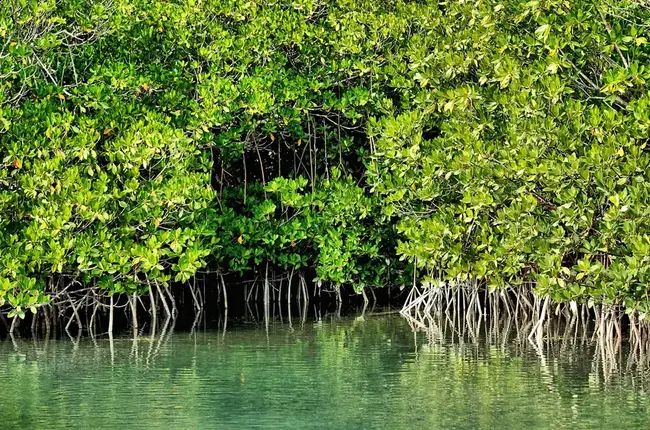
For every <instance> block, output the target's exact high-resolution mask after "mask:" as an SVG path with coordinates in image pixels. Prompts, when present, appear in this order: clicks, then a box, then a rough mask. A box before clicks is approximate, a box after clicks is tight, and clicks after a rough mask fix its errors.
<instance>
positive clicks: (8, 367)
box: [0, 315, 650, 429]
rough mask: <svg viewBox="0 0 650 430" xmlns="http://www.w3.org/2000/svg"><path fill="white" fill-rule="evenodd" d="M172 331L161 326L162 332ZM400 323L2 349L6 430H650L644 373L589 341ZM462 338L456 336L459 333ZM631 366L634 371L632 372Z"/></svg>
mask: <svg viewBox="0 0 650 430" xmlns="http://www.w3.org/2000/svg"><path fill="white" fill-rule="evenodd" d="M159 330H160V329H159ZM508 330H509V331H508V333H501V335H499V334H498V333H497V334H490V333H487V332H486V331H484V332H481V333H483V334H480V335H479V336H478V337H476V336H475V337H473V338H469V337H466V338H465V337H464V336H455V335H454V334H453V332H447V333H446V334H443V335H440V337H439V338H435V336H434V335H432V334H431V333H429V336H427V335H426V333H423V332H419V333H414V332H413V331H412V330H411V328H410V326H409V324H408V323H407V321H405V320H404V319H403V318H401V317H400V316H396V315H391V316H366V317H365V318H363V319H355V318H354V317H351V318H327V319H326V320H324V321H320V322H316V321H313V320H311V321H310V320H308V321H306V322H305V323H304V324H300V323H298V324H297V323H296V322H295V321H294V323H293V326H292V327H290V326H289V325H288V324H286V323H285V324H279V323H276V324H271V326H270V327H269V331H268V333H267V332H266V331H265V330H264V329H263V327H259V326H250V325H249V326H245V325H240V326H238V327H232V328H229V329H228V331H226V332H225V333H223V332H221V331H208V332H198V333H194V334H191V333H187V332H175V333H173V334H170V335H166V336H164V337H162V338H160V337H156V338H149V337H144V338H140V339H139V340H138V341H137V343H134V342H133V340H132V339H126V338H120V339H116V340H115V341H114V343H113V348H112V350H111V347H110V343H109V341H108V340H106V339H101V340H97V341H96V342H92V341H91V340H83V339H82V340H81V341H79V342H78V343H75V342H72V341H70V340H63V341H49V342H44V341H33V340H16V341H15V342H11V341H9V340H7V341H2V342H0V378H1V381H2V387H1V389H0V427H1V428H19V427H20V428H63V427H70V426H75V427H79V428H122V429H126V428H134V427H142V428H167V429H172V428H184V429H185V428H283V429H288V428H299V429H302V428H389V429H402V428H403V429H412V428H648V427H649V426H650V409H649V408H650V403H649V401H648V394H647V392H646V391H645V389H646V387H647V380H646V379H645V375H646V373H645V372H644V371H643V370H640V368H639V366H636V365H635V366H631V365H630V364H629V361H628V360H629V357H627V355H626V354H625V353H624V352H622V350H621V352H619V354H618V359H617V360H618V361H616V360H614V362H613V363H612V362H609V363H608V362H607V361H606V360H603V355H602V351H601V352H599V350H598V348H597V346H596V345H595V344H594V343H593V342H591V341H588V340H582V341H581V340H580V339H579V338H578V339H573V340H572V341H571V342H567V341H566V340H564V341H563V340H560V339H551V340H549V341H547V342H546V343H545V346H544V347H543V348H542V349H541V350H540V349H539V348H534V347H532V346H531V345H530V344H529V343H527V342H524V341H522V340H517V339H516V335H515V334H512V333H515V331H510V329H508ZM450 333H451V334H450ZM632 367H633V368H632Z"/></svg>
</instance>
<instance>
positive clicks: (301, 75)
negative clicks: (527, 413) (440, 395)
mask: <svg viewBox="0 0 650 430" xmlns="http://www.w3.org/2000/svg"><path fill="white" fill-rule="evenodd" d="M649 28H650V6H648V4H647V3H646V2H644V1H643V0H616V1H614V0H605V1H594V0H531V1H526V0H501V1H497V0H471V1H470V0H468V1H463V0H459V1H438V0H420V1H409V0H391V1H387V0H355V1H344V0H294V1H290V0H279V1H276V2H269V1H266V0H265V1H262V0H248V1H239V0H176V1H162V0H31V1H27V0H4V1H3V2H2V5H0V306H4V307H5V309H8V310H10V311H11V312H10V316H23V315H24V312H25V310H27V309H31V310H32V311H34V312H36V310H37V308H38V307H39V306H40V305H41V304H44V303H47V302H48V300H50V299H51V298H52V297H57V296H58V295H60V294H63V292H64V288H65V286H66V285H69V284H71V283H79V284H81V285H85V286H87V287H88V288H90V289H92V291H93V294H100V295H111V294H114V293H118V294H122V293H130V294H138V293H144V292H146V291H147V290H148V289H149V288H150V286H151V284H152V282H156V283H160V284H161V285H170V284H171V283H172V282H186V281H188V280H189V279H191V278H192V276H193V275H194V274H195V273H196V271H197V270H214V271H218V272H220V273H241V274H244V273H247V272H250V271H253V270H256V268H259V267H260V266H261V265H266V264H270V265H272V266H273V267H275V268H278V269H280V270H291V269H295V270H300V269H309V270H313V272H314V273H315V277H316V279H317V280H319V281H322V282H326V283H331V284H333V285H335V286H338V285H344V284H347V285H353V286H354V287H355V288H356V289H357V290H359V291H360V290H361V289H362V288H363V287H364V286H367V285H373V286H381V285H387V284H389V283H401V282H404V281H405V279H410V277H411V275H412V269H413V266H414V265H415V266H416V267H417V272H418V274H419V275H420V276H424V275H428V276H430V277H436V278H437V277H444V278H448V279H457V278H459V277H460V278H468V277H472V278H479V279H483V280H485V281H486V282H487V284H488V285H489V286H490V287H492V288H500V287H503V286H505V285H510V284H513V283H515V284H519V283H523V282H526V281H534V282H533V283H531V285H533V287H534V288H536V290H537V292H538V293H539V294H541V295H550V296H551V297H552V298H553V299H555V300H558V301H568V300H580V301H586V300H591V301H592V302H596V303H620V304H625V305H627V307H628V309H630V310H638V311H640V312H642V313H645V312H647V311H649V310H650V309H649V308H648V300H647V293H648V286H649V285H648V284H649V282H650V252H649V251H650V236H649V234H650V208H649V205H648V203H649V202H650V178H649V177H648V176H649V175H650V173H649V170H648V167H649V166H648V165H649V164H650V152H649V149H648V148H647V143H648V127H649V126H650V107H649V101H650V96H649V93H648V88H647V86H646V82H647V80H648V79H649V78H650V69H649V68H648V56H649V55H650V46H649V45H648V39H647V38H648V29H649Z"/></svg>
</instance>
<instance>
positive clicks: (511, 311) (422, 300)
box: [401, 279, 650, 361]
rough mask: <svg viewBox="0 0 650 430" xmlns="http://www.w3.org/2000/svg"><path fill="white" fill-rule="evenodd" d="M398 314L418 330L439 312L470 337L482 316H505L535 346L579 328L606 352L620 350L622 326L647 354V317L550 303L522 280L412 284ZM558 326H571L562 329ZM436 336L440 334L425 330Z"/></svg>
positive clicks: (429, 326) (635, 348) (634, 346)
mask: <svg viewBox="0 0 650 430" xmlns="http://www.w3.org/2000/svg"><path fill="white" fill-rule="evenodd" d="M401 314H402V315H403V316H405V317H406V318H407V319H408V320H409V322H410V323H411V324H412V325H413V326H414V327H417V328H419V329H422V330H431V329H432V328H435V327H439V326H440V325H441V324H440V321H441V318H443V317H444V320H445V321H448V322H451V323H452V324H453V325H459V324H461V323H462V327H461V328H460V330H461V333H462V334H467V335H469V336H470V337H476V336H477V332H476V330H477V327H478V326H479V325H480V324H481V321H482V320H485V321H499V320H502V319H504V318H505V319H507V320H513V322H514V326H515V328H516V330H517V333H518V335H517V337H518V338H519V339H525V340H527V341H528V342H529V343H531V344H534V345H535V346H536V347H540V346H541V345H543V343H544V342H547V341H548V340H549V339H557V338H558V337H561V336H565V335H571V337H572V338H574V339H577V338H578V334H579V333H581V334H582V337H584V338H587V337H588V334H589V335H591V341H594V342H599V345H601V350H600V351H601V353H602V354H605V355H607V354H609V355H615V354H617V353H618V352H620V350H621V347H622V341H623V338H624V336H625V335H626V333H624V328H625V327H626V326H627V327H629V328H628V330H627V335H628V336H629V345H630V349H631V350H632V351H634V352H635V353H636V354H637V356H638V357H646V354H647V351H648V350H649V346H650V336H649V334H650V322H649V321H648V320H645V319H643V320H641V319H639V318H638V315H637V314H636V313H634V312H633V313H630V314H629V315H626V313H625V312H624V309H623V308H622V306H620V305H602V306H593V307H590V306H588V305H586V304H579V303H577V302H575V301H570V302H567V303H553V302H552V301H551V299H550V297H540V296H537V295H536V294H535V293H534V292H533V289H532V288H530V286H527V285H522V286H517V287H509V288H507V289H503V290H489V289H487V288H486V287H485V285H483V284H482V283H481V282H480V281H478V280H476V279H471V280H466V281H458V282H442V281H439V282H438V283H437V284H435V285H432V284H427V285H423V286H417V285H414V286H413V288H412V289H411V291H410V292H409V294H408V297H407V299H406V301H405V303H404V305H403V307H402V310H401ZM488 315H489V318H487V316H488ZM434 321H435V324H434V323H433V322H434ZM560 327H566V328H570V330H567V331H566V332H563V331H562V330H561V329H560ZM436 336H439V334H438V335H436V334H432V333H430V334H429V335H428V337H431V338H435V337H436ZM635 361H638V359H637V360H635Z"/></svg>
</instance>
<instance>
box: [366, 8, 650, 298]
mask: <svg viewBox="0 0 650 430" xmlns="http://www.w3.org/2000/svg"><path fill="white" fill-rule="evenodd" d="M492 3H494V2H490V1H481V2H476V4H473V5H472V6H473V7H474V11H472V12H470V11H468V10H466V8H465V6H464V5H462V4H461V3H453V4H452V3H450V4H447V5H446V8H447V10H446V16H447V17H448V18H447V17H445V18H442V21H441V22H440V23H439V25H440V28H443V29H445V31H444V32H442V33H434V34H432V35H431V37H429V38H427V39H421V40H420V49H421V50H422V51H425V52H428V53H430V54H429V56H428V58H427V60H426V62H427V64H428V66H429V67H434V70H436V71H437V73H431V72H428V74H427V75H426V78H425V75H424V73H423V72H419V74H418V75H417V80H418V81H420V82H425V81H426V82H427V83H428V82H436V85H435V93H434V92H429V91H424V90H423V91H422V93H424V94H426V95H418V96H416V97H415V98H414V100H413V103H412V104H411V105H408V104H407V103H405V104H404V105H406V106H405V109H404V110H403V111H398V112H396V113H394V114H393V115H389V116H386V117H384V118H381V119H379V120H377V121H372V122H371V123H370V130H369V134H370V136H371V137H372V139H373V141H374V145H375V147H376V151H375V153H374V154H373V159H372V161H371V162H370V163H369V165H368V169H369V179H370V181H371V184H372V186H373V189H374V190H376V191H378V192H379V193H380V194H381V195H383V196H384V197H385V200H384V202H385V209H384V211H385V213H386V214H388V215H390V216H395V215H397V216H398V217H399V224H398V230H399V232H400V233H401V234H402V235H403V236H404V238H405V240H404V241H402V242H400V244H399V246H398V253H400V254H401V255H402V257H404V258H407V259H409V260H410V261H415V260H417V261H418V262H419V263H421V264H422V265H423V266H425V267H426V268H428V269H429V270H430V271H433V272H439V273H441V274H442V275H444V276H447V277H449V278H454V277H457V276H468V275H470V276H476V277H479V278H484V279H487V280H488V281H489V283H490V284H492V285H501V286H503V285H506V284H507V283H520V282H522V281H523V280H526V279H531V278H532V279H534V280H536V281H537V285H538V287H537V288H538V290H539V291H540V292H541V293H544V294H551V295H552V296H553V297H554V298H556V299H558V300H584V299H585V298H587V297H592V298H593V299H594V300H596V301H601V302H608V303H622V302H626V303H628V305H629V304H630V303H634V306H640V307H643V306H644V305H643V303H642V302H644V301H646V300H647V297H646V290H647V285H648V280H649V278H648V273H649V272H648V271H649V270H650V266H648V263H647V262H648V260H647V258H645V257H641V254H639V251H640V250H642V249H645V246H644V242H643V240H642V239H641V238H642V237H645V236H646V235H647V232H648V231H649V228H650V225H649V224H648V222H647V219H648V218H647V217H648V215H650V213H649V212H648V210H647V209H645V207H647V202H648V201H650V200H649V199H650V194H649V191H650V190H649V189H648V187H647V185H646V184H647V183H648V182H649V181H650V178H649V177H648V174H647V172H648V170H647V169H646V168H645V167H642V166H647V165H648V163H650V157H649V156H648V153H647V150H645V146H646V143H645V140H646V139H645V137H644V135H643V133H645V131H646V130H647V129H648V125H647V120H646V113H647V96H646V95H645V94H644V93H645V91H646V89H645V86H646V81H647V71H646V68H645V64H646V63H647V60H648V54H649V53H650V51H648V50H647V48H646V47H645V46H646V44H645V40H643V39H640V38H642V37H643V38H645V37H646V36H647V35H645V34H643V35H642V34H640V30H639V26H638V25H636V24H635V23H641V22H646V23H647V21H648V19H650V15H649V14H648V11H647V9H644V8H642V7H641V6H640V5H638V4H635V3H633V2H625V5H624V7H623V6H622V7H623V9H620V10H619V9H617V10H616V11H615V10H612V9H611V8H610V6H606V5H604V4H599V5H598V6H597V5H596V4H595V3H593V2H572V3H569V2H519V1H515V0H513V1H509V2H506V4H505V5H504V4H502V3H500V5H499V6H501V7H500V8H499V9H500V13H499V14H496V15H495V14H494V13H493V12H492V11H491V10H490V9H488V8H486V9H483V8H482V6H485V5H490V4H492ZM549 3H557V4H556V5H554V6H551V5H550V4H549ZM596 7H598V9H596ZM517 10H520V11H521V12H522V13H521V15H509V14H508V13H505V11H509V13H512V11H517ZM617 11H620V13H619V12H617ZM621 13H622V14H623V15H621ZM470 16H471V17H472V20H471V21H470V22H467V24H465V23H464V22H463V19H469V17H470ZM495 20H496V21H495ZM476 22H482V23H488V22H489V23H493V25H492V26H487V25H486V26H485V27H484V28H479V27H478V26H474V27H472V25H474V24H475V23H476ZM468 29H470V30H469V31H472V32H473V33H474V35H473V36H469V37H470V38H471V39H472V40H475V41H476V42H475V43H473V44H472V45H471V46H468V45H463V40H462V36H459V35H464V34H465V33H464V32H467V31H468ZM637 40H638V43H637ZM493 41H498V42H497V43H493ZM461 46H462V47H463V54H464V56H465V57H467V58H475V59H479V60H478V61H476V62H475V63H474V65H473V69H472V72H471V73H463V72H462V69H459V68H458V64H459V63H458V61H459V60H458V59H456V58H453V56H451V55H448V54H444V53H443V52H445V51H450V50H451V51H453V50H454V48H456V49H460V47H461ZM642 59H643V60H642ZM644 62H645V63H644ZM418 67H419V65H418ZM430 94H435V97H432V96H431V95H430ZM641 112H643V113H641ZM640 130H644V131H643V132H640ZM635 247H636V248H635Z"/></svg>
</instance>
